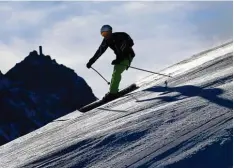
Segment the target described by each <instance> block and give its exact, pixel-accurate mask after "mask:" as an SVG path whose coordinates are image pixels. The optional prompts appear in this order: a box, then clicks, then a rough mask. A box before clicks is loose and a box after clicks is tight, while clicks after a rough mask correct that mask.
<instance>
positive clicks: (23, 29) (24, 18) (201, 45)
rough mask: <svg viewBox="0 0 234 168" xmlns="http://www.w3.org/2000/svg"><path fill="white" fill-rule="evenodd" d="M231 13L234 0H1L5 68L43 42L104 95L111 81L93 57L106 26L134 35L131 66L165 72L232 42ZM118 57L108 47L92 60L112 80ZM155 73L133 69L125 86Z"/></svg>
mask: <svg viewBox="0 0 234 168" xmlns="http://www.w3.org/2000/svg"><path fill="white" fill-rule="evenodd" d="M232 13H233V5H232V2H231V1H227V2H222V1H220V2H218V1H206V2H202V1H197V2H189V1H181V2H175V1H171V2H163V1H162V2H160V1H155V2H146V1H137V2H134V1H119V2H117V1H116V2H111V1H110V2H97V1H92V2H91V1H90V2H81V1H80V2H79V1H73V2H65V1H64V2H63V1H54V2H53V1H49V2H46V1H44V2H43V1H41V2H0V23H1V26H0V37H1V38H0V70H1V72H2V73H6V72H7V71H8V70H9V69H11V68H12V67H13V66H14V65H15V64H16V63H18V62H20V61H22V60H23V59H24V58H25V57H26V56H27V55H28V54H29V52H31V51H33V50H37V51H38V47H39V46H40V45H42V47H43V53H44V54H45V55H50V56H51V57H52V59H55V60H56V61H57V62H58V63H59V64H63V65H65V66H67V67H69V68H72V69H74V70H75V72H76V73H77V74H78V75H79V76H81V77H82V78H84V79H85V81H86V82H87V83H88V85H89V86H90V87H91V88H92V90H93V92H94V94H95V95H96V96H97V97H98V98H101V97H103V96H104V94H105V93H106V92H108V90H109V86H108V85H107V84H106V83H105V81H104V80H103V79H102V78H100V76H98V75H97V74H96V73H95V72H94V71H93V70H92V69H87V68H86V63H87V62H88V61H89V59H90V58H91V57H92V56H93V55H94V53H95V52H96V50H97V49H98V47H99V45H100V43H101V41H102V37H101V36H100V28H101V26H102V25H104V24H109V25H111V26H112V27H113V31H114V32H126V33H128V34H129V35H130V36H131V37H132V39H133V40H134V43H135V45H134V46H133V49H134V51H135V53H136V56H135V58H134V60H133V62H132V66H135V67H138V68H143V69H147V70H151V71H156V72H159V71H160V70H161V69H164V68H166V67H168V66H170V65H172V64H175V63H178V62H179V61H181V60H184V59H186V58H189V57H191V56H192V55H194V54H197V53H199V52H201V51H203V50H206V49H208V48H211V47H215V46H217V45H220V44H223V43H225V42H229V41H231V40H232V39H233V14H232ZM114 59H115V55H114V53H113V51H112V50H111V49H108V50H107V51H106V52H105V53H104V54H103V55H102V56H101V57H100V58H99V59H98V60H97V61H96V62H95V64H94V65H93V67H94V68H96V69H97V70H98V71H99V72H100V73H101V74H102V75H103V76H104V77H105V78H107V79H108V80H109V81H110V80H111V75H112V71H113V65H111V61H112V60H114ZM148 75H150V74H149V73H146V72H141V71H138V70H133V69H129V70H128V71H125V72H124V73H123V76H122V81H121V84H120V89H121V88H124V87H126V86H128V85H130V84H131V83H134V82H136V81H138V80H140V79H142V78H144V77H146V76H148Z"/></svg>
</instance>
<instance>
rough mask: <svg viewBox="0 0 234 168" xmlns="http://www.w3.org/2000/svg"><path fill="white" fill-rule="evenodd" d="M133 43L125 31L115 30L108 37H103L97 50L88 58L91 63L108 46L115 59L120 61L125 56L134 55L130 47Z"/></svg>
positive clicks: (130, 57)
mask: <svg viewBox="0 0 234 168" xmlns="http://www.w3.org/2000/svg"><path fill="white" fill-rule="evenodd" d="M133 45H134V42H133V40H132V39H131V37H130V36H129V35H128V34H127V33H125V32H115V33H112V35H111V37H110V38H109V39H105V38H104V39H103V41H102V43H101V45H100V46H99V48H98V50H97V51H96V53H95V54H94V56H93V57H92V58H91V59H90V60H89V62H90V63H91V64H93V63H94V62H95V61H96V60H97V59H98V58H99V57H100V56H101V55H102V54H103V53H104V52H105V51H106V49H107V48H108V47H110V48H111V49H112V50H113V51H114V53H115V55H116V60H117V61H122V60H123V59H125V58H129V59H132V58H133V57H134V56H135V53H134V51H133V49H132V46H133Z"/></svg>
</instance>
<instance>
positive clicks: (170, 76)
mask: <svg viewBox="0 0 234 168" xmlns="http://www.w3.org/2000/svg"><path fill="white" fill-rule="evenodd" d="M119 65H123V64H119ZM123 66H128V65H123ZM128 67H129V68H132V69H137V70H140V71H145V72H149V73H153V74H157V75H162V76H168V77H171V78H172V76H170V75H165V74H161V73H157V72H153V71H148V70H145V69H141V68H136V67H132V66H128Z"/></svg>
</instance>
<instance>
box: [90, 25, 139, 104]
mask: <svg viewBox="0 0 234 168" xmlns="http://www.w3.org/2000/svg"><path fill="white" fill-rule="evenodd" d="M101 35H102V36H103V37H104V39H103V41H102V43H101V45H100V46H99V48H98V50H97V51H96V53H95V54H94V56H93V57H92V58H91V59H90V60H89V62H88V63H87V65H86V66H87V68H91V66H92V64H93V63H94V62H95V61H96V60H97V59H98V58H99V57H100V56H101V55H102V54H103V53H104V52H105V51H106V49H107V48H108V47H110V48H111V49H112V50H113V51H114V53H115V55H116V59H115V60H113V61H112V63H111V64H112V65H114V71H113V74H112V79H111V83H110V88H109V92H108V93H107V94H106V95H105V96H104V97H103V99H113V98H115V97H117V96H118V91H119V84H120V81H121V74H122V73H123V71H124V70H127V69H128V68H129V66H130V64H131V62H132V60H133V58H134V57H135V53H134V51H133V49H132V46H133V45H134V42H133V40H132V38H131V37H130V36H129V35H128V34H127V33H125V32H114V33H113V32H112V27H111V26H110V25H103V26H102V27H101Z"/></svg>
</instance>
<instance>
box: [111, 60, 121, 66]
mask: <svg viewBox="0 0 234 168" xmlns="http://www.w3.org/2000/svg"><path fill="white" fill-rule="evenodd" d="M119 63H120V61H119V60H117V59H115V60H113V61H112V62H111V65H117V64H119Z"/></svg>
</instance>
